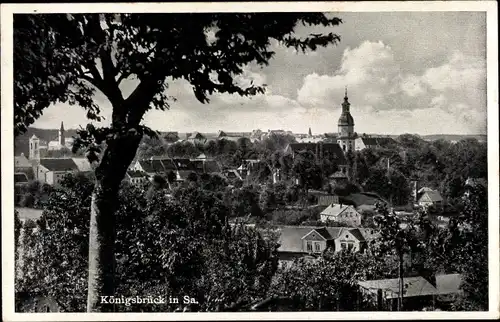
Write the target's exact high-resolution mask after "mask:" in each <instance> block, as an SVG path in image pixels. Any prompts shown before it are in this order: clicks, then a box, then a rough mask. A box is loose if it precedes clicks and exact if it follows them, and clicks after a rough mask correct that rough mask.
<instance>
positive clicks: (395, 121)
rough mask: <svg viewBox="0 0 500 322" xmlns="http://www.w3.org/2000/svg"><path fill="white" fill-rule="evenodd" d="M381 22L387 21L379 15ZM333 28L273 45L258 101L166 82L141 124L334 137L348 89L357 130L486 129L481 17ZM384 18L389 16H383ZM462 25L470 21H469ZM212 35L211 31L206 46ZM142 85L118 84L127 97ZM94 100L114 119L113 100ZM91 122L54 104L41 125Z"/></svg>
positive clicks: (259, 71)
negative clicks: (302, 44) (166, 103)
mask: <svg viewBox="0 0 500 322" xmlns="http://www.w3.org/2000/svg"><path fill="white" fill-rule="evenodd" d="M381 15H382V16H381ZM341 16H342V18H343V19H344V24H342V25H341V26H339V27H336V28H334V29H333V30H332V29H331V28H323V27H314V28H313V27H308V26H301V25H300V26H297V30H296V32H297V34H298V35H299V36H301V37H304V36H307V35H308V34H310V33H320V32H332V31H333V32H338V33H339V34H340V35H341V36H342V41H341V43H340V44H338V45H336V46H330V47H328V48H319V49H318V50H317V51H315V52H313V53H309V54H303V53H300V52H299V53H297V52H295V51H294V50H293V49H291V48H286V47H284V46H281V45H279V44H278V43H277V42H275V41H272V44H271V49H272V50H273V51H275V56H274V58H273V59H272V60H271V61H270V64H269V66H265V67H264V68H261V67H260V66H255V65H250V66H248V67H246V68H245V69H244V71H243V74H242V75H240V76H238V77H237V78H236V80H237V82H238V83H239V84H241V85H243V86H248V85H250V83H251V82H252V81H253V83H254V84H257V85H262V84H268V85H269V86H267V91H266V93H265V94H261V95H256V96H254V97H241V96H239V95H229V94H215V95H212V96H211V97H210V103H209V104H201V103H200V102H198V101H197V100H196V98H195V97H194V95H193V91H192V87H191V85H190V84H189V83H188V82H187V81H184V80H176V81H170V82H169V85H170V86H169V89H168V91H167V92H168V94H169V95H172V96H174V97H176V98H177V101H176V102H171V104H170V109H169V110H168V111H165V112H160V111H150V112H148V113H147V114H146V116H145V118H144V123H145V124H146V125H148V126H151V127H152V128H155V129H159V130H178V131H181V132H183V131H194V130H199V131H216V130H219V129H224V130H227V131H231V130H234V131H250V130H252V129H256V128H261V129H273V128H284V129H290V130H292V131H296V132H304V133H305V132H307V130H308V128H309V127H311V128H312V130H313V133H324V132H335V131H336V130H337V120H338V117H339V115H340V111H341V103H342V101H343V97H344V91H345V87H346V86H347V87H348V95H349V100H350V102H351V113H352V114H353V117H354V120H355V124H356V126H355V130H356V131H357V132H358V133H373V132H375V133H388V134H390V133H392V134H397V133H404V132H417V133H421V134H430V133H445V132H448V133H478V132H480V133H484V132H485V127H486V90H485V89H486V79H485V75H486V73H485V71H486V64H485V48H486V46H485V44H486V39H485V35H484V30H485V29H484V28H485V15H484V14H471V13H425V14H423V13H418V14H417V13H385V14H384V13H382V14H381V13H377V14H376V15H375V14H373V13H342V14H341ZM381 17H383V18H381ZM463 21H466V22H467V23H466V24H464V23H463ZM213 38H214V34H213V30H207V40H208V41H212V40H213ZM136 85H137V81H134V80H127V81H126V82H124V83H123V85H122V86H121V89H122V91H123V93H124V96H125V97H127V96H128V95H129V94H130V93H131V91H132V90H133V89H134V88H135V86H136ZM95 100H96V102H97V103H98V104H99V105H100V106H101V109H102V110H103V114H104V116H105V117H106V118H107V120H108V121H109V119H110V117H111V108H110V106H109V102H108V101H107V99H106V98H105V97H104V96H103V95H102V93H98V94H97V95H96V96H95ZM60 121H64V123H65V125H66V124H68V125H67V127H68V128H69V127H73V128H74V127H77V125H80V124H82V125H85V124H86V123H87V120H86V118H85V112H84V111H83V110H82V109H81V108H78V107H68V106H67V105H65V104H57V105H55V106H54V107H51V108H49V109H47V110H46V111H45V114H44V115H43V116H42V117H41V118H40V119H39V120H38V121H37V122H36V123H35V125H34V126H36V127H48V128H57V127H58V126H59V124H60Z"/></svg>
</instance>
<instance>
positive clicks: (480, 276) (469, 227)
mask: <svg viewBox="0 0 500 322" xmlns="http://www.w3.org/2000/svg"><path fill="white" fill-rule="evenodd" d="M457 224H458V227H459V228H460V230H459V232H460V239H461V240H462V242H461V243H455V245H453V244H452V243H453V242H455V241H456V239H457V238H456V231H452V233H453V232H455V234H452V235H451V238H453V237H455V240H453V239H451V238H449V239H447V240H446V241H447V243H446V244H447V247H453V248H454V255H456V261H457V269H458V271H459V272H460V273H461V274H462V277H463V280H462V284H461V285H460V288H461V289H462V290H463V292H464V294H463V296H462V297H461V298H459V300H458V301H457V303H455V308H456V309H459V310H472V311H487V310H488V303H489V298H488V294H489V291H488V279H489V273H488V196H487V191H486V188H484V187H481V186H479V187H476V188H472V189H470V191H469V192H468V194H467V195H466V197H465V200H464V208H463V210H462V216H461V217H460V218H459V219H458V223H457ZM457 245H459V247H457Z"/></svg>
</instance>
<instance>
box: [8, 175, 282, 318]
mask: <svg viewBox="0 0 500 322" xmlns="http://www.w3.org/2000/svg"><path fill="white" fill-rule="evenodd" d="M92 191H93V184H92V182H91V181H90V180H88V178H85V177H81V178H76V177H68V179H67V180H64V181H63V182H62V183H61V186H60V187H58V188H57V189H56V190H54V191H53V192H52V194H51V196H50V198H49V202H48V204H47V207H46V208H45V210H44V212H43V215H42V217H41V219H40V220H39V221H38V222H37V223H35V222H28V223H27V224H26V225H25V229H26V232H25V237H24V238H25V241H24V244H25V248H26V251H25V260H24V265H23V267H22V268H21V269H22V272H23V273H24V274H23V276H22V278H21V280H20V281H19V283H18V287H19V288H20V290H21V291H34V292H42V293H44V294H47V295H51V296H54V297H55V298H57V299H58V300H59V301H60V302H61V304H62V306H63V307H62V310H63V311H65V312H74V311H83V310H85V306H86V293H87V290H86V286H87V283H86V278H87V273H86V271H85V269H86V267H87V256H88V241H89V239H88V225H89V221H90V207H89V206H90V203H89V202H88V201H89V200H90V198H91V194H92ZM175 197H176V198H175V199H169V198H166V197H165V194H162V193H159V192H158V193H156V194H154V196H153V197H152V199H151V200H149V201H148V200H147V199H146V198H145V196H144V194H143V192H142V191H141V189H139V188H136V187H133V186H130V187H126V188H123V189H122V190H121V192H120V197H119V201H120V206H119V208H118V210H117V212H116V216H117V243H116V248H115V252H116V256H117V268H116V271H117V282H118V283H117V292H118V293H119V294H123V295H124V296H135V295H139V296H143V295H144V294H147V295H151V296H155V295H162V296H165V294H166V292H168V294H171V295H172V296H176V295H178V296H182V295H186V294H187V295H190V296H192V297H195V298H196V299H198V300H199V302H200V305H199V307H198V308H197V309H198V310H214V309H216V308H214V304H216V303H217V304H219V305H220V306H221V307H220V309H223V308H224V307H225V306H229V305H231V303H232V302H234V301H237V300H238V301H239V300H240V299H242V298H246V297H248V298H249V299H251V300H254V299H262V297H263V296H264V295H265V294H266V293H267V291H268V287H269V284H270V279H271V277H272V276H273V275H274V271H275V269H276V264H277V263H276V260H277V258H276V253H275V250H276V244H275V241H274V239H272V238H271V239H264V238H263V237H262V236H261V235H260V233H259V232H257V231H255V230H252V229H246V228H244V227H235V228H234V229H233V228H230V227H228V226H227V225H226V218H227V216H228V215H229V212H228V209H227V208H226V207H225V206H224V205H223V203H222V201H221V200H220V199H219V198H218V197H217V196H216V194H214V193H212V192H210V191H207V190H202V189H198V188H196V187H193V188H188V189H178V190H176V194H175ZM130 227H134V229H130ZM222 267H224V269H221V268H222ZM235 281H239V283H238V286H237V287H235V285H236V284H235V283H236V282H235ZM116 309H118V310H126V311H129V310H132V311H136V312H137V311H173V310H175V309H176V307H173V306H164V305H159V306H158V305H157V306H155V305H133V306H130V307H125V306H119V307H116Z"/></svg>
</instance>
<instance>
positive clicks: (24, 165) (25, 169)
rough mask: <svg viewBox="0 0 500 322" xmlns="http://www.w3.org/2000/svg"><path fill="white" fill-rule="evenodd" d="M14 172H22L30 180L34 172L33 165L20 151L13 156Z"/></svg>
mask: <svg viewBox="0 0 500 322" xmlns="http://www.w3.org/2000/svg"><path fill="white" fill-rule="evenodd" d="M14 172H17V173H24V174H26V176H27V177H28V179H30V180H32V179H33V178H34V177H35V174H34V172H33V165H32V164H31V162H30V160H28V158H27V157H26V156H24V153H21V155H16V156H15V157H14Z"/></svg>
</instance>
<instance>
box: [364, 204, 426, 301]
mask: <svg viewBox="0 0 500 322" xmlns="http://www.w3.org/2000/svg"><path fill="white" fill-rule="evenodd" d="M374 219H375V224H376V225H377V227H378V229H379V233H380V237H379V238H377V239H376V240H375V241H374V242H372V245H371V247H370V251H371V253H372V254H373V255H374V256H375V257H378V258H381V259H384V258H385V259H390V258H394V257H395V258H396V260H397V262H398V266H399V269H398V277H399V279H400V287H399V292H398V293H399V294H400V297H399V310H402V308H403V297H404V290H405V287H404V283H403V278H404V276H405V272H404V268H405V256H408V255H410V254H412V253H419V252H421V251H422V250H424V249H425V245H424V244H423V240H424V238H422V235H421V231H422V225H423V223H424V217H423V215H420V216H419V217H418V220H415V221H410V222H408V223H406V226H403V225H401V224H402V221H401V219H400V218H399V217H398V216H397V215H396V214H395V213H394V212H391V211H388V210H387V208H386V206H385V205H381V204H378V205H377V216H376V217H375V218H374ZM407 258H408V257H407ZM410 267H411V263H410Z"/></svg>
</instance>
